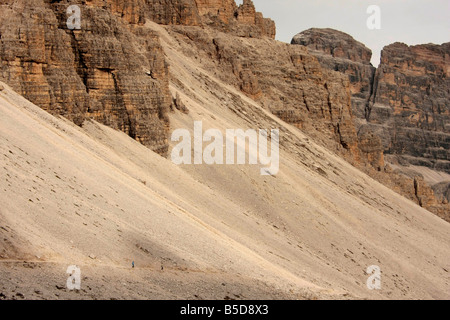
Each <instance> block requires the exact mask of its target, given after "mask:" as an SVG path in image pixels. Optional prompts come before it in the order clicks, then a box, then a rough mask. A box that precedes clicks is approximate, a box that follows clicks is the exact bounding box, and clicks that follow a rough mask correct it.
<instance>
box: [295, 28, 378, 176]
mask: <svg viewBox="0 0 450 320" xmlns="http://www.w3.org/2000/svg"><path fill="white" fill-rule="evenodd" d="M291 43H292V44H295V45H301V46H305V47H307V48H308V50H309V52H310V53H311V54H312V55H314V56H315V57H316V58H317V59H318V60H319V62H320V64H321V66H322V67H324V68H326V69H328V70H334V71H338V72H340V73H343V74H345V75H347V76H348V79H349V81H350V92H351V95H352V97H351V104H352V112H353V115H354V123H355V128H356V131H357V133H358V140H359V142H360V144H359V146H360V149H361V156H362V158H363V159H365V160H366V161H368V162H369V163H370V164H372V165H373V166H374V167H375V168H382V167H384V158H383V147H382V145H381V144H380V138H379V137H377V134H376V133H375V132H374V130H373V128H371V127H370V126H367V119H368V118H369V115H370V113H369V110H370V109H369V104H370V98H371V96H372V94H373V81H374V77H375V71H376V69H375V68H374V67H373V66H372V64H371V63H370V59H371V57H372V51H371V50H370V49H369V48H367V47H366V46H365V45H364V44H362V43H360V42H358V41H356V40H355V39H354V38H353V37H351V36H350V35H348V34H346V33H344V32H341V31H337V30H333V29H318V28H312V29H309V30H306V31H303V32H301V33H299V34H297V35H296V36H294V38H293V39H292V41H291Z"/></svg>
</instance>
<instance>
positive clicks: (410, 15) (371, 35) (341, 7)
mask: <svg viewBox="0 0 450 320" xmlns="http://www.w3.org/2000/svg"><path fill="white" fill-rule="evenodd" d="M253 2H254V4H255V6H256V10H257V11H260V12H262V13H263V14H264V16H265V17H269V18H271V19H273V20H274V21H275V23H276V26H277V37H276V38H277V40H280V41H284V42H291V39H292V37H293V36H294V35H295V34H297V33H298V32H301V31H303V30H306V29H309V28H312V27H317V28H333V29H337V30H340V31H344V32H346V33H348V34H350V35H351V36H353V37H354V38H355V39H356V40H358V41H360V42H362V43H364V44H365V45H366V46H367V47H369V48H370V49H372V53H373V55H372V64H373V65H374V66H378V63H379V61H380V52H381V49H383V47H384V46H385V45H388V44H391V43H393V42H396V41H399V42H404V43H406V44H408V45H414V44H422V43H436V44H442V43H444V42H449V41H450V0H253ZM236 3H238V4H240V3H242V0H236ZM370 5H378V6H379V7H380V9H381V29H380V30H369V28H368V27H367V24H366V22H367V19H368V18H369V16H370V14H368V13H366V11H367V8H368V7H369V6H370Z"/></svg>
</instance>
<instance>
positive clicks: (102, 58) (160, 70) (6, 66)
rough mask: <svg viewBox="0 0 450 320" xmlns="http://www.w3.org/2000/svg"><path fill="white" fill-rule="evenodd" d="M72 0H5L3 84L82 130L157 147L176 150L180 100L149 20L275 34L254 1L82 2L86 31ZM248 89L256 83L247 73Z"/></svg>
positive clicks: (0, 25) (0, 40)
mask: <svg viewBox="0 0 450 320" xmlns="http://www.w3.org/2000/svg"><path fill="white" fill-rule="evenodd" d="M72 4H73V3H72V2H71V1H68V0H62V1H48V0H33V1H24V0H19V1H6V0H5V1H2V2H0V6H1V12H2V15H1V17H0V60H1V65H0V80H2V81H5V82H6V83H8V84H10V85H11V86H12V87H13V88H14V89H15V90H16V91H17V92H18V93H20V94H22V95H23V96H25V97H26V98H27V99H29V100H30V101H32V102H33V103H35V104H37V105H39V106H40V107H42V108H43V109H45V110H47V111H49V112H51V113H53V114H59V115H62V116H65V117H67V118H68V119H70V120H72V121H74V122H75V123H77V124H79V125H81V124H82V123H83V121H84V119H85V118H86V117H90V118H94V119H95V120H97V121H100V122H102V123H104V124H107V125H109V126H111V127H113V128H116V129H120V130H122V131H124V132H126V133H127V134H128V135H130V136H131V137H133V138H135V139H136V140H138V141H140V142H141V143H143V144H144V145H146V146H148V147H150V148H151V149H152V150H154V151H156V152H158V153H160V154H162V155H165V154H166V152H167V150H168V143H167V137H168V131H169V120H168V117H167V115H166V113H167V111H168V109H169V107H170V104H171V103H172V98H171V95H170V92H169V89H168V67H167V65H166V63H165V59H164V53H163V51H162V48H161V45H160V43H159V39H158V36H157V35H156V33H155V32H153V31H151V30H150V29H149V28H146V27H145V26H144V24H145V22H146V20H147V19H149V20H153V21H155V22H157V23H160V24H174V25H184V26H203V27H205V26H209V27H213V28H215V29H218V30H221V31H226V32H229V33H232V34H237V35H239V36H243V37H270V38H274V36H275V24H274V23H273V21H271V20H270V19H264V18H263V17H262V15H261V14H260V13H257V12H256V10H255V7H254V5H253V2H252V1H244V3H243V4H242V5H241V6H239V7H238V6H237V5H236V4H235V2H234V0H170V1H165V0H164V1H163V0H148V1H145V0H131V1H121V0H91V1H86V2H84V3H83V4H80V5H79V7H80V9H81V20H80V21H81V29H80V30H77V29H75V30H70V29H69V28H68V26H67V25H66V22H67V19H68V14H67V8H68V7H69V6H70V5H72ZM242 79H243V83H242V86H243V90H247V91H248V92H249V93H250V94H251V93H254V90H255V88H254V87H253V86H252V85H253V81H254V79H253V78H252V76H251V75H250V74H246V73H245V72H244V73H243V74H242Z"/></svg>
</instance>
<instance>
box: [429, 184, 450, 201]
mask: <svg viewBox="0 0 450 320" xmlns="http://www.w3.org/2000/svg"><path fill="white" fill-rule="evenodd" d="M431 188H432V189H433V191H434V194H435V196H436V199H437V200H438V202H440V203H443V204H449V203H450V182H440V183H437V184H435V185H433V186H432V187H431Z"/></svg>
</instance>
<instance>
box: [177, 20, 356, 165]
mask: <svg viewBox="0 0 450 320" xmlns="http://www.w3.org/2000/svg"><path fill="white" fill-rule="evenodd" d="M172 30H173V35H174V37H177V38H178V39H179V41H184V42H186V43H187V44H188V46H187V47H188V48H192V51H191V52H186V54H188V55H196V56H198V57H199V58H200V59H201V60H202V64H203V65H204V66H205V68H206V69H208V70H216V72H215V74H216V76H217V77H219V78H220V79H221V80H223V81H225V82H227V83H229V84H231V85H234V86H236V87H238V88H239V89H240V90H241V91H243V92H244V93H245V94H247V95H248V96H249V97H251V98H253V99H255V100H257V101H258V102H260V103H261V104H263V105H264V106H265V107H266V108H267V109H268V110H270V111H271V112H272V113H273V114H275V115H277V116H278V117H279V118H281V119H283V120H284V121H286V122H288V123H291V124H293V125H295V126H297V127H299V128H301V129H303V130H305V131H307V132H308V133H309V134H310V135H311V136H314V137H317V139H318V140H321V141H323V142H324V143H325V144H326V145H327V146H328V147H330V148H331V149H333V150H338V151H342V153H344V154H347V155H349V159H351V160H353V161H356V162H358V161H359V151H358V141H357V140H358V139H357V135H356V131H355V127H354V125H353V116H352V110H351V103H350V96H351V95H350V86H349V81H348V79H347V77H346V76H344V75H341V74H340V73H338V72H334V71H328V70H326V69H323V68H322V67H321V66H320V64H319V62H318V61H317V59H316V58H315V57H313V56H312V55H311V54H309V53H308V51H307V50H306V49H305V48H302V47H300V46H292V45H289V44H284V43H281V42H277V41H271V40H269V39H264V38H262V39H249V38H240V37H231V36H229V35H227V34H224V33H221V32H217V31H212V30H204V29H201V28H196V27H191V28H186V27H173V28H172Z"/></svg>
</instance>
